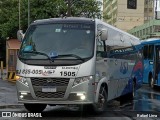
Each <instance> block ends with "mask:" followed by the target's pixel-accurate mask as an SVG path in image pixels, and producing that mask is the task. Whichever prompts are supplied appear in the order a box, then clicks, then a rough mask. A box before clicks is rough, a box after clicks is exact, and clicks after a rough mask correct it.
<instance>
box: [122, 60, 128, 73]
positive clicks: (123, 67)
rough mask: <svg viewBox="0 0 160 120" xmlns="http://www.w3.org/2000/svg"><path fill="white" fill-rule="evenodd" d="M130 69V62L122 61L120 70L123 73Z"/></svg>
mask: <svg viewBox="0 0 160 120" xmlns="http://www.w3.org/2000/svg"><path fill="white" fill-rule="evenodd" d="M127 71H128V63H127V62H121V67H120V72H121V73H123V74H126V73H127Z"/></svg>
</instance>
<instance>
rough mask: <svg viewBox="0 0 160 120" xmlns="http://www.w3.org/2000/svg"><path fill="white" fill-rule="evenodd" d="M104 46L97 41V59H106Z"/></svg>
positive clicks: (103, 43)
mask: <svg viewBox="0 0 160 120" xmlns="http://www.w3.org/2000/svg"><path fill="white" fill-rule="evenodd" d="M104 46H105V42H104V41H101V40H100V39H98V40H97V57H98V58H104V57H106V51H105V47H104Z"/></svg>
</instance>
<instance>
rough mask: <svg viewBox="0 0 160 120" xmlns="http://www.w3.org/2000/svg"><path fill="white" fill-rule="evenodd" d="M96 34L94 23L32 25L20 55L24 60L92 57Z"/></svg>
mask: <svg viewBox="0 0 160 120" xmlns="http://www.w3.org/2000/svg"><path fill="white" fill-rule="evenodd" d="M94 34H95V33H94V25H93V24H84V23H83V24H82V23H57V24H39V25H32V26H31V27H30V28H29V29H28V31H27V33H26V35H25V38H24V40H23V42H22V45H21V49H20V52H19V57H20V58H22V59H24V60H25V59H29V60H37V59H39V60H40V59H41V60H43V59H47V60H48V59H49V58H52V59H54V60H58V59H61V60H66V59H73V60H76V59H81V60H83V59H86V58H91V57H92V56H93V52H94V50H93V49H94ZM37 53H38V54H37ZM75 56H76V57H75Z"/></svg>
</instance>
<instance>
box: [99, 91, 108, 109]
mask: <svg viewBox="0 0 160 120" xmlns="http://www.w3.org/2000/svg"><path fill="white" fill-rule="evenodd" d="M105 101H106V100H105V95H104V88H103V89H102V91H101V92H100V94H99V98H98V108H99V109H103V108H104V105H105Z"/></svg>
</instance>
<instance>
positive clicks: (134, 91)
mask: <svg viewBox="0 0 160 120" xmlns="http://www.w3.org/2000/svg"><path fill="white" fill-rule="evenodd" d="M135 93H136V82H135V81H133V84H132V95H131V97H132V99H133V98H134V97H135Z"/></svg>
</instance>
